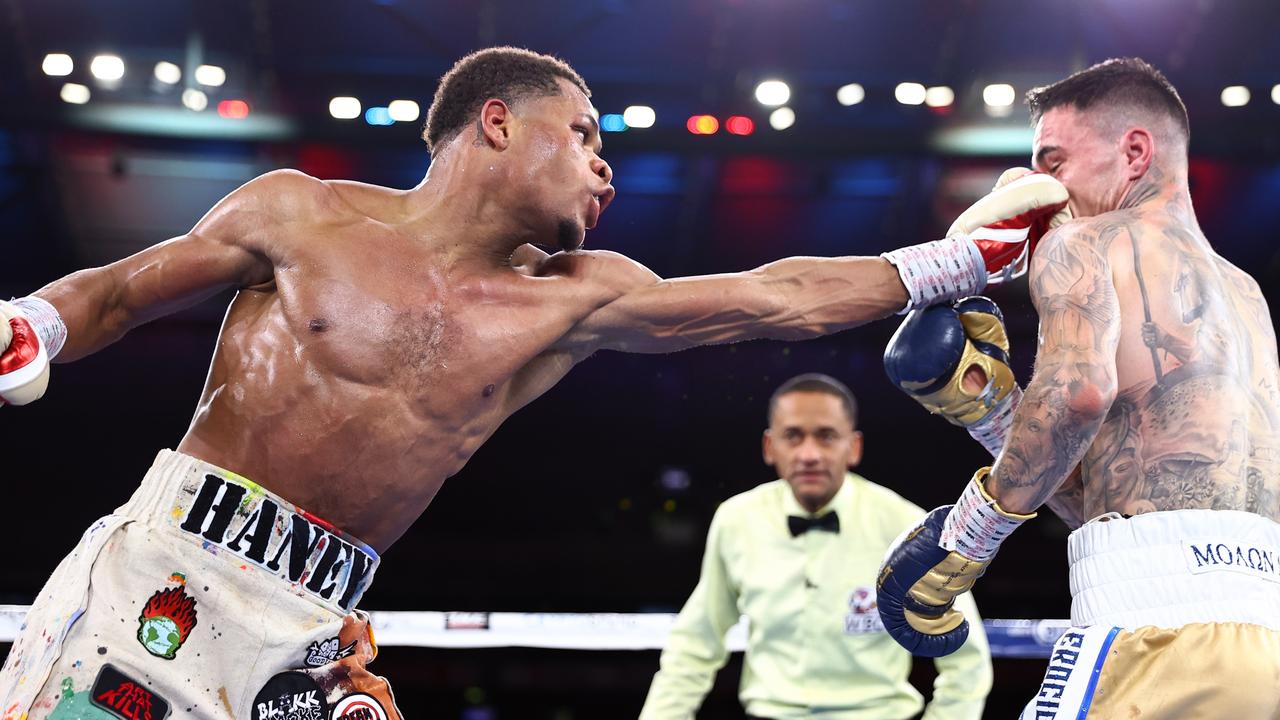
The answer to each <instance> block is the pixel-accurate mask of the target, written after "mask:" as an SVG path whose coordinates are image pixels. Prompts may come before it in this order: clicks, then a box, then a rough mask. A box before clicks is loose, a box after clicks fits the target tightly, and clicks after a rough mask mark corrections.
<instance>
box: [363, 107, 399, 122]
mask: <svg viewBox="0 0 1280 720" xmlns="http://www.w3.org/2000/svg"><path fill="white" fill-rule="evenodd" d="M364 121H365V122H367V123H369V124H370V125H392V124H394V123H395V120H392V119H391V112H390V111H389V110H387V109H386V108H385V107H371V108H369V109H368V110H365V111H364Z"/></svg>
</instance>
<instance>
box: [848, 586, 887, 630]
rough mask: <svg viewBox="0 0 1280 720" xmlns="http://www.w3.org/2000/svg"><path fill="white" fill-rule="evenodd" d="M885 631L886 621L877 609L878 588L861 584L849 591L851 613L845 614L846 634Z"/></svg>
mask: <svg viewBox="0 0 1280 720" xmlns="http://www.w3.org/2000/svg"><path fill="white" fill-rule="evenodd" d="M878 632H884V623H883V622H882V621H881V620H880V613H879V612H877V610H876V589H875V587H873V586H871V585H859V586H858V587H856V588H854V589H853V592H850V593H849V614H848V615H845V616H844V634H845V635H865V634H867V633H878Z"/></svg>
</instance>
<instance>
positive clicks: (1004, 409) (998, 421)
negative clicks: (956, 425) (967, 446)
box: [965, 385, 1022, 457]
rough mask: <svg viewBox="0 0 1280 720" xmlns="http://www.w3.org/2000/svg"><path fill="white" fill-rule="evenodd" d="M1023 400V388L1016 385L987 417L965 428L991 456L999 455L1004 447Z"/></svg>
mask: <svg viewBox="0 0 1280 720" xmlns="http://www.w3.org/2000/svg"><path fill="white" fill-rule="evenodd" d="M1021 402H1022V388H1020V387H1018V386H1017V385H1014V386H1013V390H1010V391H1009V394H1008V395H1005V396H1004V399H1003V400H1001V401H1000V402H998V403H996V407H995V409H993V410H992V411H991V412H990V413H989V414H988V415H987V416H986V417H984V418H982V419H981V420H979V421H978V422H976V423H974V424H972V425H970V426H968V427H967V428H965V429H966V430H968V431H969V435H970V436H971V437H973V439H974V440H977V441H978V443H979V444H980V445H982V447H984V448H986V449H987V452H989V453H991V457H996V456H998V455H999V454H1000V451H1001V450H1003V449H1004V439H1005V438H1006V437H1008V436H1009V428H1011V427H1013V414H1014V412H1016V411H1017V409H1018V403H1021Z"/></svg>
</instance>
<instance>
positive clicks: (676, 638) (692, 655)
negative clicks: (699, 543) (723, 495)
mask: <svg viewBox="0 0 1280 720" xmlns="http://www.w3.org/2000/svg"><path fill="white" fill-rule="evenodd" d="M721 510H723V506H722V508H721ZM724 526H725V518H724V517H723V513H722V512H721V511H720V510H717V511H716V515H715V517H714V518H712V520H711V529H710V530H709V531H708V532H707V549H706V552H705V554H704V555H703V556H702V576H701V577H700V578H699V579H698V586H697V587H695V588H694V590H693V594H692V595H690V596H689V599H688V600H687V601H686V602H685V604H684V608H683V609H682V610H680V615H679V617H677V618H676V623H675V626H674V627H672V629H671V635H670V636H669V637H668V638H667V646H666V648H665V649H664V650H663V651H662V659H661V661H660V663H659V670H658V672H657V673H656V674H655V675H654V676H653V684H652V685H650V686H649V696H648V697H647V698H645V702H644V709H642V710H641V711H640V720H691V719H692V718H693V716H694V713H695V712H697V710H698V707H699V706H700V705H702V700H703V698H705V697H706V695H707V692H708V691H709V690H710V689H711V685H712V683H713V682H714V681H715V676H716V671H718V670H719V669H720V668H722V667H724V664H725V661H726V660H727V659H728V658H729V651H728V649H727V648H726V647H725V644H724V634H725V632H727V631H728V630H729V628H730V627H733V625H734V624H735V623H737V622H738V594H737V590H736V588H735V587H734V584H733V582H732V580H731V579H730V578H729V575H728V572H727V570H726V568H725V564H724V559H723V557H722V556H721V554H720V546H721V535H722V534H723V532H724Z"/></svg>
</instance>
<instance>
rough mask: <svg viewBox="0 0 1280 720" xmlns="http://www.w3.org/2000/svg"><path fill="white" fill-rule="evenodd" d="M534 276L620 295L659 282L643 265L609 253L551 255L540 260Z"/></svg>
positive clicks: (567, 252) (580, 252) (560, 253)
mask: <svg viewBox="0 0 1280 720" xmlns="http://www.w3.org/2000/svg"><path fill="white" fill-rule="evenodd" d="M533 274H535V275H537V276H539V277H562V278H565V279H568V280H573V281H578V282H582V283H585V284H590V285H597V286H600V287H602V288H608V289H610V290H613V291H615V292H619V293H622V292H626V291H628V290H632V289H635V288H637V287H642V286H644V285H650V284H653V283H654V282H657V281H658V280H659V279H660V278H659V277H658V276H657V275H655V274H654V272H653V271H652V270H650V269H648V268H646V267H645V266H644V265H641V264H640V263H638V262H636V261H635V260H632V259H631V258H629V257H627V256H626V255H622V254H620V253H616V252H612V251H610V250H573V251H561V252H557V253H552V254H550V255H546V256H545V257H544V258H541V259H540V261H539V265H538V269H537V272H536V273H533Z"/></svg>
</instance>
